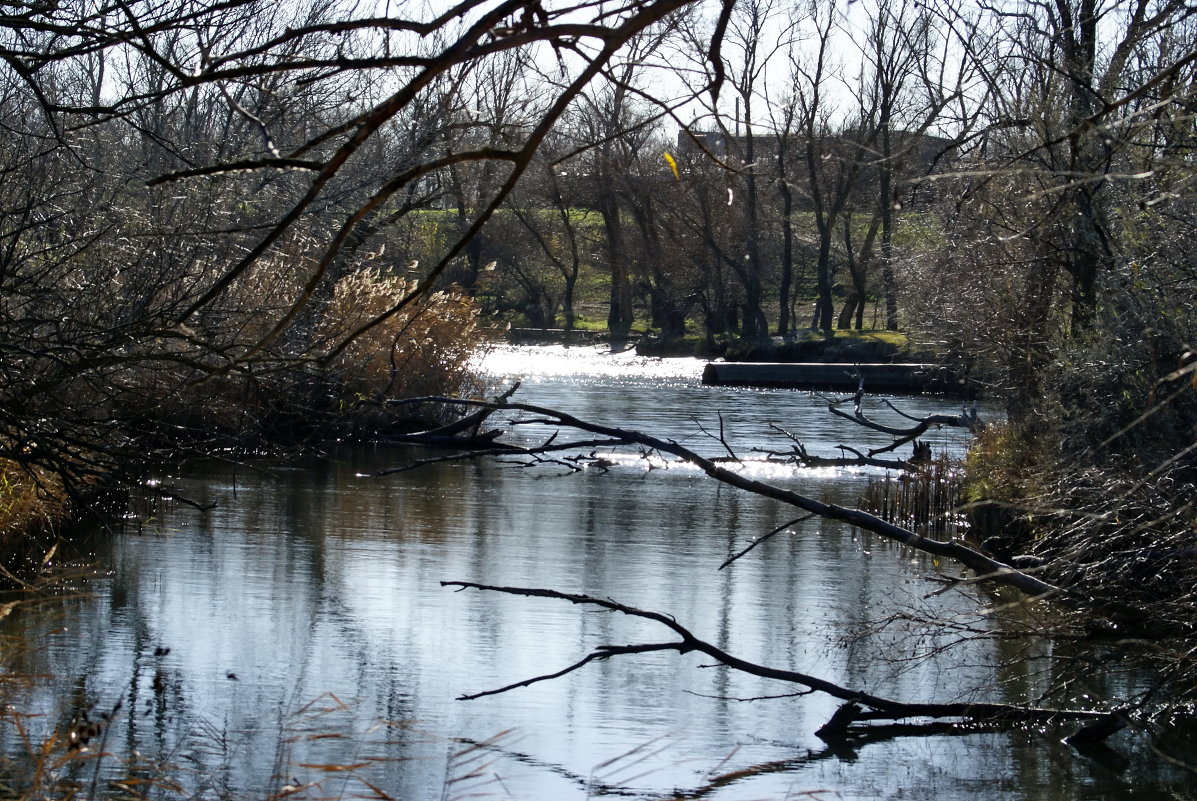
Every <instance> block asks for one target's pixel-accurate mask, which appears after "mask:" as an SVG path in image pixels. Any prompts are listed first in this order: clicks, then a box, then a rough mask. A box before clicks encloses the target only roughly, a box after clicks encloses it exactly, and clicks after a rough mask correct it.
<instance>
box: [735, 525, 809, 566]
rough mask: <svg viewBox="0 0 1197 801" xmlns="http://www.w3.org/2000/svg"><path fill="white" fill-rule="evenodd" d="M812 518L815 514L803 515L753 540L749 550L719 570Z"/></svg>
mask: <svg viewBox="0 0 1197 801" xmlns="http://www.w3.org/2000/svg"><path fill="white" fill-rule="evenodd" d="M812 517H814V515H813V514H806V515H803V516H802V517H795V518H794V519H793V520H791V521H790V522H788V523H782V524H781V525H780V526H778V527H777V528H775V529H773V530H772V531H770V532H769V533H768V534H766V535H765V536H763V537H757V538H756V539H755V540H753V541H752V542H751V543H749V544H748V547H747V548H745V549H744V550H742V551H740V552H739V553H738V554H736V555H734V556H730V557H728V559H727V561H726V562H724V563H723V564H721V565H719V569H720V570H722V569H723V568H725V567H727V566H728V565H730V564H731V563H732V562H734V561H736V560H737V559H739V558H740V557H741V556H743V555H744V554H746V553H748V552H749V551H751V550H752V549H753V548H755V547H756V546H758V545H760V544H761V543H762V542H764V541H765V540H767V539H769V538H770V537H772V536H773V535H774V534H779V533H781V532H782V531H785V530H786V529H787V528H789V527H790V526H796V525H798V524H799V523H805V522H806V521H807V520H810V519H811V518H812Z"/></svg>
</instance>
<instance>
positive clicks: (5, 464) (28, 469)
mask: <svg viewBox="0 0 1197 801" xmlns="http://www.w3.org/2000/svg"><path fill="white" fill-rule="evenodd" d="M69 513H70V503H69V501H68V499H67V495H66V491H65V490H64V488H63V482H62V479H61V478H60V477H59V476H56V475H54V474H53V473H51V472H50V471H48V470H46V469H44V468H40V467H33V466H26V465H20V464H17V463H16V462H13V461H11V460H8V459H0V554H9V553H12V552H13V551H16V550H18V549H20V547H21V546H22V545H23V544H24V543H26V542H27V541H28V538H29V537H30V536H31V535H34V534H37V533H41V532H45V531H48V530H50V529H52V528H53V527H54V526H55V525H57V524H60V523H62V522H64V521H65V520H66V519H67V517H68V515H69Z"/></svg>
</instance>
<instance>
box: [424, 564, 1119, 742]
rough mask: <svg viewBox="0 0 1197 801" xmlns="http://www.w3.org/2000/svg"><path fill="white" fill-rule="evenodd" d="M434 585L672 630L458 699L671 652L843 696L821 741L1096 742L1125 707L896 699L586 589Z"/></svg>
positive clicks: (604, 648)
mask: <svg viewBox="0 0 1197 801" xmlns="http://www.w3.org/2000/svg"><path fill="white" fill-rule="evenodd" d="M441 586H442V587H456V588H458V589H459V590H465V589H475V590H480V591H483V592H498V593H504V594H507V595H519V596H524V597H531V598H550V599H553V600H560V601H568V602H570V603H572V604H580V605H585V606H593V607H597V608H599V609H605V610H608V611H611V612H616V613H619V614H622V615H627V616H629V617H636V618H641V619H644V620H651V621H653V622H655V623H658V624H660V625H662V626H664V627H665V628H667V629H668V630H669V631H671V632H672V633H673V634H674V635H676V637H677V639H676V640H670V641H667V642H654V643H636V644H629V645H600V646H598V647H597V648H595V649H594V650H593V651H591V652H590V653H589V654H587V655H586V656H584V657H583V658H581V659H580V660H578V661H577V662H575V663H574V664H572V665H569V666H567V667H564V668H562V669H560V670H557V671H554V672H552V673H545V674H542V675H538V676H532V677H529V678H526V679H522V680H520V681H517V682H514V683H512V684H508V685H505V686H503V687H498V688H495V689H492V690H485V691H482V692H477V693H470V694H466V695H462V696H460V697H459V700H463V701H470V700H474V699H477V698H483V697H486V696H488V695H497V694H500V693H505V692H510V691H511V690H515V689H518V688H521V687H529V686H531V685H533V684H537V683H539V682H542V681H550V680H552V679H557V678H560V677H562V676H565V675H568V674H570V673H573V672H574V671H576V670H579V669H581V668H583V667H585V666H586V665H588V664H590V663H591V662H596V661H606V660H608V659H611V658H613V657H616V656H626V655H630V654H644V653H652V652H659V651H676V652H677V653H679V654H687V653H692V652H697V653H701V654H704V655H706V656H708V657H710V658H712V659H714V660H716V661H717V662H719V663H721V664H723V665H727V666H728V667H730V668H732V669H734V670H738V671H740V672H742V673H747V674H749V675H752V676H759V677H761V678H766V679H773V680H775V681H782V682H787V683H790V684H797V685H800V686H802V687H805V688H807V689H808V690H809V691H812V692H818V693H824V694H826V695H830V696H831V697H833V698H838V699H839V700H841V701H843V702H844V703H843V704H842V705H841V706H840V707H839V709H838V710H837V711H836V713H835V714H834V715H832V717H831V719H830V720H829V721H828V722H827V723H826V724H824V725H823V726H822V727H821V728H820V729H819V730H818V731H817V732H816V734H817V735H818V736H819V737H821V738H823V739H824V740H837V739H844V738H851V737H853V736H857V735H860V734H867V733H868V730H869V727H868V726H862V725H861V724H871V723H875V722H877V721H885V722H889V723H895V722H898V721H906V720H911V719H924V720H949V719H950V720H953V721H956V722H959V723H989V722H1002V723H1006V724H1010V723H1027V724H1039V725H1046V724H1058V723H1062V722H1066V721H1083V722H1084V723H1085V726H1084V727H1083V728H1082V729H1081V730H1080V731H1078V732H1077V733H1076V734H1074V735H1073V736H1072V737H1071V738H1069V739H1070V742H1077V743H1091V742H1095V741H1097V740H1100V739H1103V738H1104V737H1106V736H1108V735H1110V734H1113V733H1114V732H1115V731H1117V730H1119V729H1121V728H1122V727H1123V726H1125V725H1126V712H1125V711H1124V710H1121V709H1115V710H1090V709H1051V708H1044V707H1035V706H1019V705H1015V704H1000V703H983V702H981V703H972V702H950V703H934V702H923V703H906V702H903V701H895V700H892V699H889V698H884V697H881V696H878V695H874V694H873V693H870V692H867V691H865V690H860V689H854V688H850V687H844V686H841V685H839V684H836V683H834V682H831V681H828V680H826V679H822V678H819V677H818V676H812V675H810V674H807V673H801V672H799V671H794V670H786V669H782V668H775V667H769V666H766V665H759V664H756V663H754V662H749V661H747V660H744V659H740V658H739V657H737V656H735V655H733V654H731V653H729V652H727V651H725V650H723V649H722V648H719V647H718V646H716V645H713V644H711V643H709V642H707V641H705V640H702V639H700V638H698V637H696V636H695V635H694V634H693V633H692V632H691V631H690V630H689V629H687V628H686V627H685V626H683V625H682V624H681V623H679V622H678V621H677V620H675V619H674V618H672V617H670V616H669V615H664V614H661V613H659V612H653V611H648V610H644V609H637V608H635V607H631V606H627V605H625V604H621V603H619V602H618V601H614V600H611V599H608V598H596V597H593V596H590V595H578V594H574V593H567V592H560V591H558V590H551V589H542V588H536V587H500V586H495V585H488V584H477V583H474V582H469V581H442V582H441Z"/></svg>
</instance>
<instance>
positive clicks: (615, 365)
mask: <svg viewBox="0 0 1197 801" xmlns="http://www.w3.org/2000/svg"><path fill="white" fill-rule="evenodd" d="M704 364H705V362H704V361H702V360H700V359H692V358H668V359H662V358H652V357H645V356H639V355H637V354H636V351H635V350H633V349H629V350H624V351H621V352H614V351H612V350H611V349H610V348H609V347H607V346H605V345H599V346H589V345H586V346H578V345H574V346H570V347H566V346H565V345H545V346H538V347H517V346H514V345H497V346H495V347H494V348H492V349H490V350H488V351H487V352H486V353H484V354H483V355H482V356H481V357H480V358H479V361H478V366H479V368H480V369H481V370H482V371H483V372H484V373H487V374H489V375H492V376H495V377H496V378H523V379H525V380H529V381H545V380H552V381H569V382H571V383H572V382H577V383H587V384H589V383H591V382H593V381H594V380H596V379H600V380H602V381H604V382H615V383H618V384H628V383H631V384H637V385H643V384H654V385H657V386H678V385H685V384H693V383H697V382H698V381H699V379H700V378H701V377H702V369H703V365H704Z"/></svg>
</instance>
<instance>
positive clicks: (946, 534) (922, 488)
mask: <svg viewBox="0 0 1197 801" xmlns="http://www.w3.org/2000/svg"><path fill="white" fill-rule="evenodd" d="M964 504H965V493H964V465H963V464H962V463H961V462H960V461H959V460H955V459H949V458H948V457H946V456H940V457H938V458H936V459H932V460H930V461H928V462H926V463H924V464H921V465H918V466H917V467H916V468H915V469H914V470H911V471H908V472H904V473H899V474H897V475H894V474H892V473H886V474H885V477H884V478H880V479H874V480H872V481H870V482H869V485H868V487H866V488H865V491H864V494H863V495H862V496H861V500H860V506H861V508H862V509H864V510H865V511H867V512H870V513H872V514H875V515H877V516H878V517H880V518H881V519H883V520H885V521H887V522H889V523H893V524H894V525H898V526H902V527H903V528H908V529H910V530H911V531H914V532H917V533H918V534H921V535H923V536H925V537H933V538H935V539H949V538H951V537H953V536H957V535H959V534H961V533H962V532H963V530H964V529H966V528H967V527H968V518H967V515H966V514H965V513H964V512H963V506H964Z"/></svg>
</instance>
